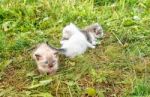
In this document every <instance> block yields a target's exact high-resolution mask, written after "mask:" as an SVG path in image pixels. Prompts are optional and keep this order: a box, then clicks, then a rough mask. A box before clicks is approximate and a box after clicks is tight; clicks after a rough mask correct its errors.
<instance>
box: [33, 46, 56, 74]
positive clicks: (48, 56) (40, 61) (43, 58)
mask: <svg viewBox="0 0 150 97" xmlns="http://www.w3.org/2000/svg"><path fill="white" fill-rule="evenodd" d="M33 58H34V59H35V61H36V63H37V66H38V70H39V72H40V73H53V72H55V71H56V70H57V69H58V62H57V60H58V58H57V57H56V51H54V50H53V49H51V48H50V47H49V46H48V45H47V44H41V45H40V46H39V47H38V48H37V49H36V51H35V52H34V54H33Z"/></svg>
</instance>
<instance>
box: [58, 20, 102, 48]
mask: <svg viewBox="0 0 150 97" xmlns="http://www.w3.org/2000/svg"><path fill="white" fill-rule="evenodd" d="M70 24H71V23H70ZM80 31H81V32H82V33H83V34H84V35H85V36H86V39H87V40H88V42H90V43H91V44H92V45H93V46H95V45H96V44H98V43H97V42H96V41H97V39H98V38H101V37H102V36H103V29H102V27H101V26H100V25H99V24H98V23H94V24H91V25H89V26H87V27H85V28H83V29H81V30H80ZM72 34H73V32H71V31H65V30H64V29H63V35H62V40H61V42H60V43H61V44H62V43H63V42H64V41H66V40H68V39H69V38H70V37H71V36H72Z"/></svg>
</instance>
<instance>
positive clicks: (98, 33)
mask: <svg viewBox="0 0 150 97" xmlns="http://www.w3.org/2000/svg"><path fill="white" fill-rule="evenodd" d="M81 31H82V32H83V33H84V34H85V36H86V37H87V40H88V41H89V42H90V43H92V44H93V45H97V44H98V42H97V40H98V39H99V38H102V37H103V35H104V33H103V29H102V27H101V25H99V24H98V23H94V24H91V25H89V26H86V27H85V28H83V29H81Z"/></svg>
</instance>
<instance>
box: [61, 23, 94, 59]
mask: <svg viewBox="0 0 150 97" xmlns="http://www.w3.org/2000/svg"><path fill="white" fill-rule="evenodd" d="M66 32H67V33H70V34H71V37H70V38H69V40H65V41H62V47H61V48H62V49H65V50H66V51H65V53H64V54H65V55H66V56H67V57H70V58H74V57H75V56H77V55H80V54H83V53H84V52H85V51H86V49H87V48H88V47H90V48H95V46H93V45H92V44H90V43H89V42H88V41H87V39H86V37H85V35H84V34H83V33H82V32H80V30H79V29H78V28H77V27H76V26H75V25H74V24H72V23H71V24H69V25H67V26H66V27H65V28H64V29H63V35H64V36H65V37H66V38H67V37H68V36H67V35H66V34H65V33H66Z"/></svg>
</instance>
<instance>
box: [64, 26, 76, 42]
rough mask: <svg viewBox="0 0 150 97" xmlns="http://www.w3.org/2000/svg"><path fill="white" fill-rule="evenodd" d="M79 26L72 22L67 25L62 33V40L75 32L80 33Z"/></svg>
mask: <svg viewBox="0 0 150 97" xmlns="http://www.w3.org/2000/svg"><path fill="white" fill-rule="evenodd" d="M77 30H78V28H77V27H76V25H75V24H73V23H70V24H69V25H67V26H65V27H64V29H63V31H62V33H63V35H62V40H68V39H69V38H70V37H71V36H72V35H73V34H75V33H78V31H79V30H78V31H77Z"/></svg>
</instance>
